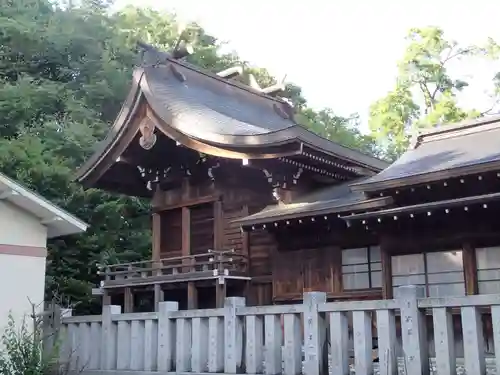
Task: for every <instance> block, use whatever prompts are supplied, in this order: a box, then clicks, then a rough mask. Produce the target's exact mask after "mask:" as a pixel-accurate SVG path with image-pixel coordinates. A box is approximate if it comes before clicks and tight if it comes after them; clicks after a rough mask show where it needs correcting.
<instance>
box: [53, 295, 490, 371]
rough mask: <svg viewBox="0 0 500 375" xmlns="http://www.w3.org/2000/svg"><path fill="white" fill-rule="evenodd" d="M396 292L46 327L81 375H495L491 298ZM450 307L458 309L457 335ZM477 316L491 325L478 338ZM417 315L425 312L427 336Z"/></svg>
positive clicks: (233, 302)
mask: <svg viewBox="0 0 500 375" xmlns="http://www.w3.org/2000/svg"><path fill="white" fill-rule="evenodd" d="M402 288H404V289H405V290H404V293H401V297H400V298H398V299H395V300H379V301H357V302H355V301H353V302H330V303H327V302H326V295H325V294H324V293H318V292H312V293H306V294H305V295H304V303H303V304H296V305H281V306H261V307H247V306H245V300H244V299H243V298H241V297H230V298H227V299H226V305H225V307H224V308H219V309H210V310H186V311H178V304H177V303H176V302H162V303H161V304H160V310H159V311H158V312H155V313H135V314H121V311H120V307H119V306H105V307H104V311H103V314H102V315H99V316H75V317H65V318H62V319H60V318H59V319H57V317H58V316H60V315H58V314H57V313H56V314H53V317H55V319H54V320H53V322H52V324H48V325H47V327H51V328H50V329H51V330H52V333H55V334H57V335H58V337H59V338H60V340H61V341H60V343H62V345H61V346H60V350H61V351H60V358H61V361H62V362H66V363H69V366H70V367H71V368H72V369H73V370H75V371H81V372H82V373H83V375H97V374H103V375H104V374H121V373H125V372H124V371H127V372H126V373H127V374H130V375H139V374H150V375H151V374H152V373H159V374H165V373H167V372H169V373H174V372H175V373H196V374H199V373H206V372H209V373H219V374H236V373H246V374H268V375H272V374H286V375H298V374H305V375H323V374H325V375H326V374H327V373H330V374H332V375H347V374H349V373H351V374H352V373H353V372H355V373H356V375H369V374H372V373H377V374H383V375H395V374H398V373H399V374H408V375H422V374H428V373H429V371H430V372H431V373H436V372H437V373H438V374H439V375H451V374H464V373H465V372H466V373H467V375H476V374H477V375H484V374H485V373H487V372H488V373H494V372H496V369H497V368H498V367H499V365H500V349H497V350H496V351H494V352H491V353H486V350H485V342H486V341H488V340H490V341H494V343H495V346H496V347H497V348H498V347H499V345H500V295H478V296H469V297H450V298H418V295H419V293H420V292H419V289H418V287H402ZM450 308H457V309H459V310H460V314H461V321H462V325H461V328H460V329H459V331H458V332H457V331H456V330H454V329H453V326H452V316H451V314H450ZM484 308H487V310H488V311H487V314H490V315H491V316H492V321H493V326H492V327H490V329H489V330H488V331H486V332H485V331H484V328H483V327H482V326H481V324H480V323H481V314H482V310H484ZM425 311H430V312H431V313H432V322H433V323H432V324H430V326H429V327H428V326H427V324H426V323H425V319H424V316H425ZM57 320H58V322H59V324H54V321H57ZM399 326H400V327H399ZM427 329H431V331H430V332H428V331H427ZM49 333H51V332H49ZM46 337H51V335H46ZM373 338H376V339H377V340H375V342H377V345H375V349H374V346H373V340H372V339H373ZM52 342H53V341H52ZM48 345H49V344H47V347H46V349H50V347H48ZM429 357H431V358H430V361H429ZM374 358H377V359H378V362H377V361H374ZM497 373H498V372H497Z"/></svg>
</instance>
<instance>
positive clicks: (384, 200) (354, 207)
mask: <svg viewBox="0 0 500 375" xmlns="http://www.w3.org/2000/svg"><path fill="white" fill-rule="evenodd" d="M392 203H393V198H392V197H381V198H374V199H367V200H365V201H361V202H357V203H352V202H351V203H348V204H344V205H342V204H340V205H332V206H328V202H325V204H324V205H325V206H326V207H324V208H317V209H313V210H307V211H303V212H298V213H290V214H286V213H283V214H280V213H279V208H277V209H276V211H278V212H276V213H275V214H274V215H272V214H271V215H270V216H265V217H260V218H258V217H257V218H252V216H254V215H255V216H256V215H257V214H254V215H251V216H247V217H244V218H241V219H238V220H234V221H232V223H234V224H239V225H241V226H242V227H248V226H251V225H259V224H268V223H274V222H280V221H285V220H297V219H303V218H310V217H315V216H325V215H331V214H340V213H346V212H353V211H362V210H370V209H378V208H382V207H387V206H388V205H390V204H392Z"/></svg>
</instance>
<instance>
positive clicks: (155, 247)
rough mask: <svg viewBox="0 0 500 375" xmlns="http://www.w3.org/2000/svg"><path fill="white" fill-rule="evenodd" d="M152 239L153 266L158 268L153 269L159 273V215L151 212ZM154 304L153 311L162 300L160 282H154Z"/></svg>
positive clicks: (160, 234)
mask: <svg viewBox="0 0 500 375" xmlns="http://www.w3.org/2000/svg"><path fill="white" fill-rule="evenodd" d="M152 227H153V240H152V241H151V242H152V257H151V258H152V260H153V268H158V270H157V271H155V273H156V274H161V270H160V269H159V268H161V266H162V264H161V262H160V260H161V238H162V233H161V216H160V214H159V213H154V214H153V225H152ZM153 293H154V305H155V311H158V308H159V304H160V302H163V298H164V295H163V290H162V288H161V284H155V285H154V289H153Z"/></svg>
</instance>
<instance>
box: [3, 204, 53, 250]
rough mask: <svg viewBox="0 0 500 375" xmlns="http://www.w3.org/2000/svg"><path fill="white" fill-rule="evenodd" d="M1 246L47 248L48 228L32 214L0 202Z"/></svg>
mask: <svg viewBox="0 0 500 375" xmlns="http://www.w3.org/2000/svg"><path fill="white" fill-rule="evenodd" d="M0 244H2V245H20V246H36V247H45V246H46V244H47V228H46V227H45V226H43V225H42V224H41V223H40V220H39V219H37V218H35V217H33V215H31V214H30V213H28V212H25V211H22V210H21V209H19V208H18V207H16V206H14V205H12V204H9V203H8V202H2V201H0Z"/></svg>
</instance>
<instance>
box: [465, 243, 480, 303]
mask: <svg viewBox="0 0 500 375" xmlns="http://www.w3.org/2000/svg"><path fill="white" fill-rule="evenodd" d="M462 249H463V253H462V254H463V264H464V277H465V293H466V294H468V295H470V294H478V286H477V261H476V249H475V248H474V246H472V245H471V244H470V243H464V244H463V245H462Z"/></svg>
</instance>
